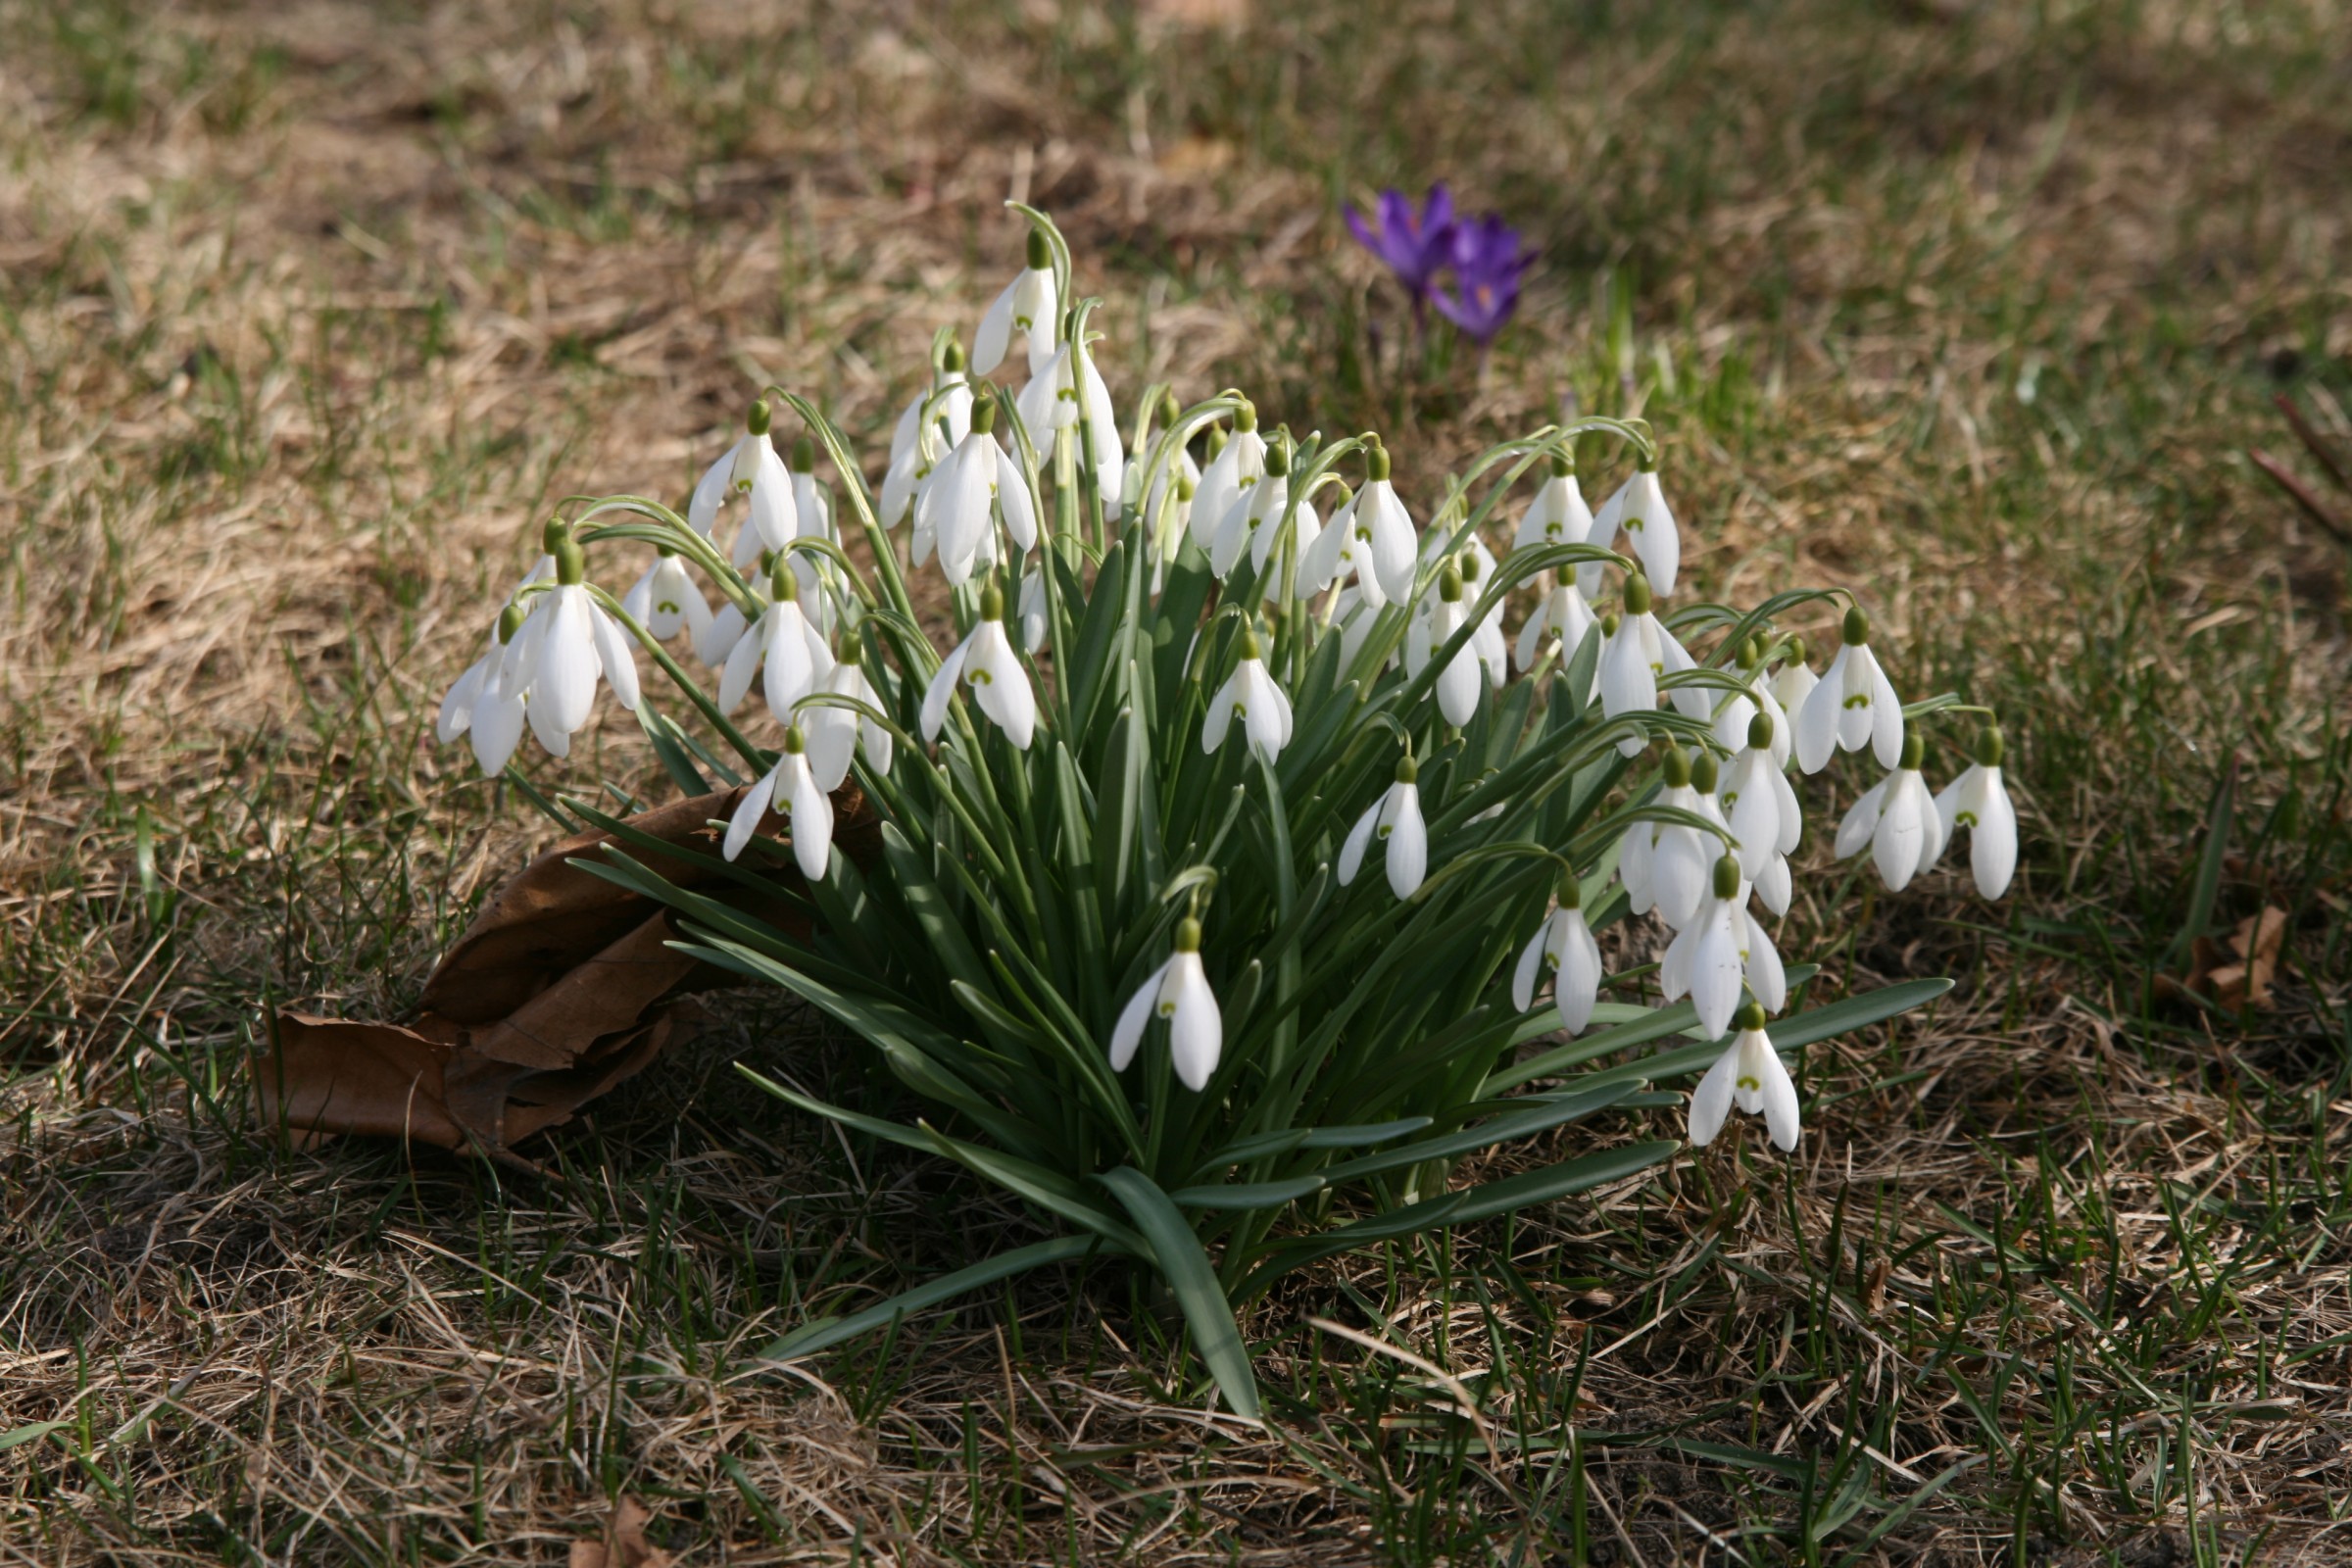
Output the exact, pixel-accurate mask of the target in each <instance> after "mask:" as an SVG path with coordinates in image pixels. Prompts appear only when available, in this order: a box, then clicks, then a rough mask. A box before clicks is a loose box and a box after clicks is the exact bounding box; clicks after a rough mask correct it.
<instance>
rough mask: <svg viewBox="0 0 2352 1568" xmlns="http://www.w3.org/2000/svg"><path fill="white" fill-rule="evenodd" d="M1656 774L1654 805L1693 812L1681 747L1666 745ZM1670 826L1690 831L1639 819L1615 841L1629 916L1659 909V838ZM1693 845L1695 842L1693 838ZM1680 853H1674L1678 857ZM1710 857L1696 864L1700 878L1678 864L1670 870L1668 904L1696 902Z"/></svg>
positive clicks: (1688, 770) (1694, 795) (1687, 762)
mask: <svg viewBox="0 0 2352 1568" xmlns="http://www.w3.org/2000/svg"><path fill="white" fill-rule="evenodd" d="M1659 771H1660V774H1661V781H1660V783H1659V787H1658V799H1657V802H1656V804H1657V805H1659V806H1662V807H1669V808H1673V809H1678V810H1684V811H1696V810H1697V809H1698V791H1696V790H1694V789H1692V788H1691V759H1690V758H1689V757H1688V756H1687V755H1686V754H1685V753H1684V752H1683V750H1682V748H1681V747H1679V746H1675V745H1672V744H1669V745H1668V746H1667V748H1666V757H1665V760H1664V761H1663V762H1662V763H1661V764H1660V769H1659ZM1671 826H1682V830H1683V831H1684V832H1686V833H1690V832H1692V829H1691V828H1690V827H1689V826H1687V825H1683V824H1676V823H1668V822H1659V821H1653V820H1651V819H1650V818H1648V817H1641V818H1638V819H1636V820H1635V822H1634V823H1633V825H1632V826H1630V827H1628V828H1627V829H1626V830H1625V833H1624V835H1623V836H1622V837H1621V838H1619V839H1618V841H1617V880H1618V881H1619V882H1620V883H1622V884H1623V885H1624V887H1625V899H1626V907H1627V908H1628V909H1629V910H1630V911H1631V912H1632V913H1635V914H1647V913H1649V912H1650V911H1651V910H1652V909H1655V908H1656V907H1657V906H1658V877H1657V869H1656V867H1657V857H1658V835H1659V834H1661V833H1662V832H1664V831H1665V830H1666V829H1667V828H1668V827H1671ZM1692 842H1693V843H1696V840H1695V837H1694V838H1693V840H1692ZM1683 853H1684V852H1682V851H1677V852H1676V854H1677V857H1678V858H1681V857H1682V855H1683ZM1712 858H1713V857H1712V856H1704V855H1702V857H1701V858H1700V860H1699V862H1698V863H1699V867H1700V871H1699V875H1698V877H1697V878H1695V879H1692V878H1691V877H1690V873H1689V871H1688V870H1687V869H1685V868H1683V867H1681V866H1679V865H1678V866H1677V867H1675V868H1674V869H1672V870H1670V871H1669V873H1668V878H1667V880H1668V883H1669V889H1668V892H1669V898H1670V901H1671V902H1673V903H1677V904H1680V903H1682V902H1683V901H1684V900H1685V899H1686V898H1688V899H1690V900H1691V901H1693V902H1694V901H1695V899H1696V896H1697V894H1698V893H1699V892H1701V891H1703V890H1704V887H1705V880H1704V878H1705V869H1704V868H1705V866H1706V864H1707V862H1708V861H1709V860H1711V859H1712ZM1687 880H1688V881H1690V882H1691V886H1690V887H1689V889H1688V891H1686V889H1685V886H1684V884H1685V882H1686V881H1687Z"/></svg>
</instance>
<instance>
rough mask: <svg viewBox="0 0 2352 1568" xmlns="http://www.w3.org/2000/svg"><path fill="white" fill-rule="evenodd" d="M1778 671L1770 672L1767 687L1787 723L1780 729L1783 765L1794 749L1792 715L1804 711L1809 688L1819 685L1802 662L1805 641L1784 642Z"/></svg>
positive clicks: (1819, 681) (1809, 666) (1790, 640)
mask: <svg viewBox="0 0 2352 1568" xmlns="http://www.w3.org/2000/svg"><path fill="white" fill-rule="evenodd" d="M1781 660H1782V663H1781V667H1780V668H1778V669H1776V670H1774V671H1773V672H1772V680H1771V681H1770V682H1769V686H1770V689H1771V692H1772V700H1773V701H1774V702H1776V703H1778V704H1780V705H1781V712H1782V713H1783V714H1784V715H1785V716H1786V717H1787V718H1788V720H1789V722H1788V723H1787V725H1786V726H1784V727H1785V728H1786V730H1787V734H1786V736H1785V737H1784V739H1785V741H1786V743H1787V744H1786V745H1784V746H1783V747H1782V749H1781V750H1782V755H1781V760H1782V762H1783V763H1784V764H1786V763H1787V761H1788V760H1789V756H1791V755H1792V754H1793V753H1794V750H1795V746H1796V715H1797V714H1798V713H1800V712H1802V711H1804V707H1805V699H1806V698H1808V697H1810V696H1812V695H1813V688H1814V687H1816V686H1818V685H1820V684H1821V677H1820V676H1819V675H1816V674H1814V673H1813V666H1812V665H1810V664H1808V663H1806V662H1805V640H1804V639H1803V638H1802V637H1791V638H1789V641H1788V642H1787V644H1785V645H1784V646H1783V648H1782V650H1781Z"/></svg>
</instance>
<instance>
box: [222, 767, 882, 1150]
mask: <svg viewBox="0 0 2352 1568" xmlns="http://www.w3.org/2000/svg"><path fill="white" fill-rule="evenodd" d="M740 794H741V792H740V791H738V790H722V791H719V792H717V793H714V794H711V795H703V796H697V797H695V798H694V799H692V800H684V801H673V802H671V803H670V804H669V805H667V806H664V807H661V808H659V809H655V810H652V811H647V812H644V813H642V814H640V815H638V816H635V817H631V818H630V819H629V825H630V827H631V828H633V829H635V830H636V831H638V832H640V833H643V834H646V835H647V836H649V837H652V838H656V839H659V840H661V841H662V842H663V843H666V844H672V845H676V846H677V847H678V848H679V849H681V850H691V851H697V852H701V853H706V854H708V853H711V852H712V851H715V849H716V848H717V844H718V834H717V831H716V830H715V829H713V828H712V827H711V822H712V821H713V820H714V819H715V820H721V821H723V820H724V819H725V818H726V817H727V816H728V815H730V814H731V813H732V812H733V810H734V808H735V803H736V801H737V800H738V799H739V798H740ZM834 811H835V824H836V826H835V834H834V847H835V849H836V850H837V851H838V852H839V853H841V854H843V855H846V856H848V857H849V858H851V859H852V861H853V862H855V863H857V864H859V865H865V864H870V863H871V862H872V860H873V858H874V857H875V856H876V854H877V853H878V852H879V850H880V847H881V822H880V818H879V817H878V816H877V815H876V814H875V813H874V812H873V810H872V809H870V808H868V806H867V804H866V802H865V799H864V797H863V796H861V795H859V794H858V792H857V791H856V790H855V789H845V790H843V791H841V792H839V793H838V794H837V795H836V796H835V798H834ZM783 821H784V819H783V818H782V817H780V816H778V815H777V814H775V813H773V812H770V813H769V814H768V815H767V817H766V818H764V819H763V821H762V823H761V829H762V831H763V832H774V831H776V830H777V829H779V828H781V827H782V825H783ZM611 842H613V835H611V834H608V833H606V832H603V831H602V830H597V831H593V832H587V833H579V834H575V835H573V836H572V837H570V838H568V839H565V840H564V841H563V842H562V843H560V844H558V845H556V846H555V847H554V848H553V849H550V850H548V851H547V852H546V853H544V854H542V855H541V856H539V857H538V858H536V859H534V860H532V861H531V862H530V863H529V864H528V865H526V866H524V867H523V868H522V870H521V871H520V872H518V873H516V875H515V877H514V878H513V879H512V880H510V881H509V882H508V883H507V884H506V885H505V886H503V887H501V888H500V889H499V890H498V891H497V892H496V893H495V894H493V895H492V896H491V898H490V901H489V902H488V903H487V904H486V905H484V906H483V907H482V909H481V912H480V913H479V914H477V915H476V916H475V917H474V920H473V923H472V924H471V925H470V926H468V927H466V933H465V935H463V936H461V937H460V938H459V939H458V941H457V944H456V945H455V946H454V947H452V948H451V949H450V951H449V952H448V954H446V955H445V956H443V957H442V959H441V962H440V963H439V965H437V966H436V967H435V968H434V970H433V973H432V976H431V978H430V979H428V980H427V981H426V982H425V985H424V993H423V996H422V998H421V999H420V1003H421V1011H420V1013H419V1015H418V1017H417V1020H416V1022H415V1023H413V1024H408V1025H401V1024H389V1023H373V1022H365V1021H359V1020H351V1019H341V1018H321V1017H318V1016H315V1015H313V1014H310V1013H306V1012H297V1011H294V1010H291V1009H282V1010H280V1011H279V1012H278V1013H277V1014H276V1016H275V1018H274V1019H273V1020H271V1022H272V1029H271V1038H272V1048H271V1050H270V1054H268V1055H266V1056H265V1057H263V1058H262V1060H261V1061H260V1062H259V1063H257V1065H256V1080H257V1085H258V1088H259V1090H260V1094H261V1099H262V1107H263V1110H264V1113H265V1114H267V1115H268V1116H270V1118H271V1119H272V1120H279V1119H281V1118H282V1123H283V1125H284V1126H285V1128H286V1129H287V1131H288V1132H289V1133H290V1134H291V1135H292V1136H293V1137H294V1138H295V1139H296V1140H297V1141H298V1142H299V1143H302V1144H304V1145H306V1146H307V1145H310V1144H312V1143H315V1142H318V1141H319V1140H321V1139H324V1138H328V1137H332V1136H334V1135H336V1134H340V1133H361V1134H367V1135H370V1136H375V1137H387V1138H404V1139H415V1140H417V1141H418V1142H422V1143H428V1144H435V1145H438V1146H440V1147H441V1148H444V1149H459V1150H476V1151H479V1152H486V1153H491V1154H495V1155H498V1156H500V1157H503V1158H509V1159H514V1158H515V1157H516V1156H515V1155H514V1153H513V1148H514V1146H515V1144H516V1143H518V1142H520V1141H521V1140H523V1139H525V1138H528V1137H529V1136H530V1135H531V1134H533V1133H535V1132H539V1131H541V1130H542V1129H544V1128H548V1127H553V1126H556V1125H557V1124H559V1123H561V1122H564V1121H567V1120H569V1119H570V1117H571V1115H572V1113H573V1112H574V1111H576V1110H577V1109H578V1108H579V1107H580V1106H581V1105H583V1104H585V1103H588V1102H589V1101H591V1100H594V1099H595V1098H596V1097H597V1096H599V1095H602V1094H604V1093H605V1092H606V1091H608V1090H610V1089H611V1088H612V1087H613V1085H615V1084H617V1083H619V1082H620V1081H621V1080H622V1079H624V1078H627V1077H628V1076H630V1075H631V1074H632V1073H635V1072H636V1071H638V1070H639V1069H640V1068H642V1067H643V1066H644V1065H645V1064H646V1063H647V1062H649V1061H651V1060H653V1059H654V1057H656V1056H658V1055H660V1054H662V1051H664V1050H665V1049H667V1048H668V1047H669V1046H670V1045H672V1044H674V1043H675V1042H677V1041H678V1040H680V1039H683V1038H686V1037H687V1036H688V1035H690V1034H691V1033H692V1031H693V1029H694V1027H695V1026H696V1025H697V1024H698V1023H699V1021H700V1019H701V1012H700V1009H699V1008H697V1007H695V1006H694V1005H693V1004H691V1003H690V1002H687V1001H684V1000H683V999H682V998H681V993H683V992H687V991H692V990H698V989H704V988H707V987H710V986H713V985H720V984H726V983H729V982H731V981H732V980H733V978H734V977H733V976H732V975H730V974H729V973H727V972H726V971H724V970H720V969H716V968H713V967H712V966H711V965H708V964H704V963H700V962H698V961H697V960H695V959H693V958H690V957H687V956H685V955H683V954H680V953H677V952H676V951H674V950H672V949H671V948H670V947H668V946H667V944H668V943H669V942H670V941H671V940H672V939H673V938H674V937H675V935H676V931H675V928H674V927H672V926H671V924H670V920H669V914H668V912H667V911H666V910H665V909H663V908H662V907H661V906H660V905H658V904H656V903H655V902H654V901H653V900H651V899H648V898H646V897H644V896H642V895H640V894H636V893H632V892H630V891H628V890H627V889H625V888H622V887H619V886H616V885H615V884H613V883H612V882H608V881H606V880H605V879H604V878H602V877H599V876H596V875H594V874H592V873H590V872H588V871H584V870H581V869H580V868H579V867H577V866H575V865H572V864H570V863H569V862H570V861H571V860H573V859H576V858H582V857H586V856H591V855H595V854H597V853H599V852H600V851H601V850H602V849H603V847H604V846H606V845H607V844H609V843H611ZM625 848H626V849H627V853H628V854H629V856H630V858H633V859H635V860H637V861H638V862H639V863H640V864H643V865H646V866H648V867H650V868H651V869H653V870H656V871H659V872H661V873H662V875H663V876H664V877H666V878H668V879H669V880H670V881H672V882H674V883H677V884H678V885H680V886H684V887H692V888H698V889H700V890H702V891H704V892H707V893H710V894H711V896H713V897H716V898H720V899H723V900H725V901H726V902H727V903H730V904H733V905H735V906H737V907H744V908H747V909H753V910H754V912H757V913H758V914H760V916H761V917H762V918H764V919H767V920H769V921H771V922H773V923H775V924H777V925H779V926H781V927H783V928H784V929H786V930H795V929H798V930H802V931H805V930H806V929H807V922H806V921H805V920H804V919H803V918H802V916H801V915H800V914H799V913H798V912H797V911H795V910H794V909H792V908H791V907H789V906H787V905H786V904H784V902H783V901H782V899H781V897H780V896H779V898H777V899H776V900H772V901H771V900H764V899H762V898H760V896H759V895H758V894H756V893H754V892H752V891H751V890H749V889H746V888H745V887H743V885H742V884H741V883H740V882H737V881H734V880H732V879H729V878H726V877H724V876H722V875H720V874H719V873H717V872H714V871H712V870H711V869H710V868H709V867H708V866H706V865H701V864H697V863H696V862H694V861H693V860H690V859H687V858H684V857H682V856H665V855H662V854H661V853H659V852H655V851H649V850H647V849H645V848H643V847H640V846H628V847H625ZM762 874H763V875H765V876H766V877H768V878H769V879H771V880H773V881H775V882H776V884H777V886H778V888H779V890H781V889H784V888H789V887H791V886H793V885H794V884H795V883H797V881H798V872H796V871H794V870H793V869H792V868H791V866H790V864H789V862H784V863H781V864H779V865H777V866H775V867H774V868H771V869H768V870H766V871H764V872H763V873H762ZM522 1163H527V1161H523V1162H522Z"/></svg>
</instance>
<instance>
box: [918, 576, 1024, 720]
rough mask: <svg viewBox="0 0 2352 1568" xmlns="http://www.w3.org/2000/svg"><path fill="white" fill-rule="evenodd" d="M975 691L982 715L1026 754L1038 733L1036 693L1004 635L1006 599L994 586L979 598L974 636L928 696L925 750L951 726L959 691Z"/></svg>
mask: <svg viewBox="0 0 2352 1568" xmlns="http://www.w3.org/2000/svg"><path fill="white" fill-rule="evenodd" d="M958 686H968V687H970V688H971V692H972V701H974V702H975V703H977V704H979V705H980V711H981V712H983V713H986V714H987V715H988V716H989V718H990V719H992V720H994V721H995V723H996V725H997V727H998V728H1000V729H1002V730H1004V732H1005V739H1007V740H1009V741H1011V742H1012V744H1013V746H1014V747H1015V749H1017V750H1020V751H1024V752H1025V751H1027V750H1028V749H1029V742H1030V740H1031V738H1032V737H1033V736H1034V735H1035V734H1036V733H1037V693H1036V691H1035V690H1034V689H1032V688H1031V686H1030V684H1029V672H1028V670H1026V669H1024V668H1023V667H1022V666H1021V656H1020V655H1018V654H1016V653H1014V652H1013V649H1012V640H1011V639H1010V638H1009V637H1007V636H1005V593H1004V590H1003V589H1001V588H999V587H998V586H997V585H996V584H995V583H993V582H992V583H990V584H989V585H988V586H987V587H986V588H984V589H982V590H981V592H980V618H979V619H978V620H977V621H975V622H973V624H972V629H971V633H970V635H968V636H966V637H965V638H964V639H963V641H962V642H960V643H958V644H956V651H955V652H954V653H952V654H950V655H949V656H948V657H947V658H946V659H945V660H943V661H942V662H940V666H939V673H938V674H936V675H933V676H932V677H931V685H930V687H929V689H928V690H926V691H925V692H924V693H923V712H922V732H923V744H925V745H926V746H927V745H929V744H930V743H931V742H933V741H936V740H938V739H939V731H940V728H941V726H942V725H944V724H946V723H947V721H948V704H949V702H950V701H951V700H953V699H954V697H955V696H956V687H958Z"/></svg>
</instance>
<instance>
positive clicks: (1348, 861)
mask: <svg viewBox="0 0 2352 1568" xmlns="http://www.w3.org/2000/svg"><path fill="white" fill-rule="evenodd" d="M1420 776H1421V769H1420V767H1419V765H1418V764H1417V763H1415V762H1414V760H1412V759H1411V758H1410V757H1405V758H1400V759H1399V760H1397V781H1396V782H1395V783H1394V784H1391V785H1390V786H1389V787H1388V789H1387V790H1385V791H1384V792H1382V794H1381V797H1380V799H1379V800H1377V801H1374V802H1373V803H1372V804H1371V805H1370V806H1368V807H1366V808H1365V809H1364V814H1363V815H1361V816H1359V817H1357V818H1356V819H1355V826H1354V827H1352V828H1350V829H1348V841H1347V842H1346V843H1345V844H1343V845H1341V846H1340V886H1342V887H1346V886H1347V885H1348V883H1350V882H1353V881H1354V880H1355V873H1356V872H1358V871H1360V870H1361V869H1363V864H1364V853H1365V851H1367V850H1369V849H1370V848H1371V847H1372V843H1373V840H1375V839H1378V840H1379V841H1380V843H1381V845H1382V848H1383V851H1384V853H1385V855H1386V856H1387V863H1388V873H1389V886H1390V888H1391V889H1392V890H1394V891H1395V893H1396V895H1397V897H1398V898H1400V899H1409V898H1411V897H1412V896H1413V895H1414V894H1415V893H1418V892H1419V891H1420V890H1421V883H1422V881H1423V879H1424V878H1425V877H1426V876H1427V875H1428V872H1429V826H1428V824H1427V823H1425V822H1424V821H1422V819H1421V788H1420V785H1419V784H1418V783H1416V782H1415V781H1416V780H1417V779H1419V778H1420Z"/></svg>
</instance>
